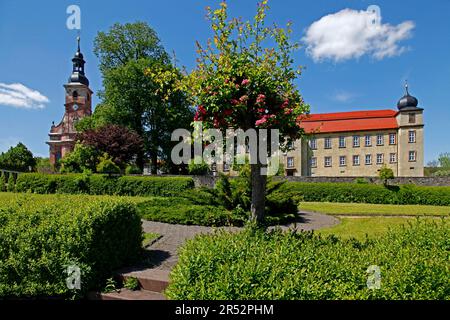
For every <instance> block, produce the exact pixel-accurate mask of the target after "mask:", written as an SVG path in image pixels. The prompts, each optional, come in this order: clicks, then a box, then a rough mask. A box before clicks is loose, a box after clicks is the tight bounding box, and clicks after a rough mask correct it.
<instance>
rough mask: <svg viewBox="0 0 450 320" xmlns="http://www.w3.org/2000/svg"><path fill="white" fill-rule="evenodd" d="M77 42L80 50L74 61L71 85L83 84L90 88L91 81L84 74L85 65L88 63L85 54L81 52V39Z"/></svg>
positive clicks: (70, 78)
mask: <svg viewBox="0 0 450 320" xmlns="http://www.w3.org/2000/svg"><path fill="white" fill-rule="evenodd" d="M77 41H78V48H77V52H75V55H74V57H73V59H72V63H73V69H72V74H71V75H70V77H69V83H81V84H84V85H86V86H89V80H88V78H87V77H86V76H85V74H84V64H85V63H86V61H84V57H83V54H82V53H81V51H80V37H77Z"/></svg>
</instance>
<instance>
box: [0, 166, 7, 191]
mask: <svg viewBox="0 0 450 320" xmlns="http://www.w3.org/2000/svg"><path fill="white" fill-rule="evenodd" d="M5 191H6V173H5V172H3V171H2V172H1V175H0V192H5Z"/></svg>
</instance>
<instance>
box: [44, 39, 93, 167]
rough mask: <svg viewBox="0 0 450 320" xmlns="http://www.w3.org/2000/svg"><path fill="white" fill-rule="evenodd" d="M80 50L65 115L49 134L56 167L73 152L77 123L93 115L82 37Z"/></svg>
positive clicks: (73, 60) (70, 84) (75, 62)
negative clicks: (81, 49) (82, 49)
mask: <svg viewBox="0 0 450 320" xmlns="http://www.w3.org/2000/svg"><path fill="white" fill-rule="evenodd" d="M77 41H78V48H77V52H76V53H75V56H74V57H73V59H72V63H73V68H72V74H71V75H70V77H69V81H68V83H66V84H65V85H64V88H65V95H66V97H65V104H64V106H65V113H64V116H63V118H62V120H61V122H60V123H59V124H58V125H55V124H54V123H53V124H52V127H51V129H50V133H49V137H50V139H49V141H47V144H48V145H49V146H50V163H51V164H52V165H53V166H54V165H56V164H57V163H58V160H60V159H61V158H63V157H64V156H65V155H66V154H67V153H69V152H71V151H73V148H74V146H75V140H76V134H77V132H76V129H75V123H76V122H77V121H78V120H80V119H81V118H84V117H86V116H90V115H91V114H92V107H91V106H92V93H93V92H92V90H91V89H90V88H89V80H88V78H87V77H86V75H85V73H84V64H85V63H86V61H84V57H83V54H82V53H81V51H80V37H78V38H77Z"/></svg>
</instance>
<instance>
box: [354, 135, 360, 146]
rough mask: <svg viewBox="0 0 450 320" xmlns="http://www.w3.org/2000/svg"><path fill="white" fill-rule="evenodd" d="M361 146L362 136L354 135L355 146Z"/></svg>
mask: <svg viewBox="0 0 450 320" xmlns="http://www.w3.org/2000/svg"><path fill="white" fill-rule="evenodd" d="M359 146H360V136H353V148H358V147H359Z"/></svg>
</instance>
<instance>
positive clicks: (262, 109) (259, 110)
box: [258, 108, 266, 113]
mask: <svg viewBox="0 0 450 320" xmlns="http://www.w3.org/2000/svg"><path fill="white" fill-rule="evenodd" d="M258 112H261V113H264V112H266V109H264V108H258Z"/></svg>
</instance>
